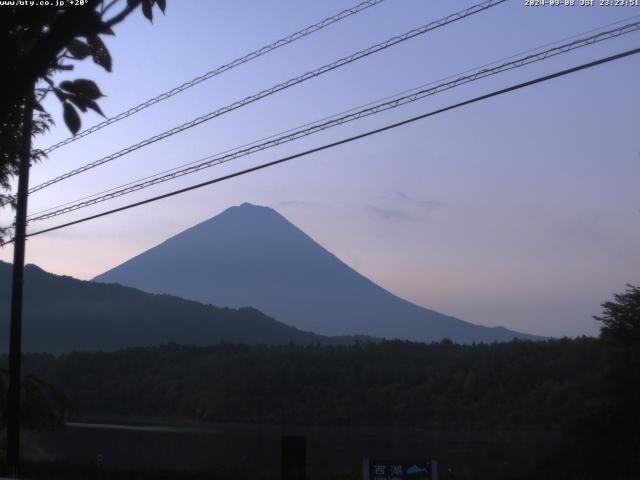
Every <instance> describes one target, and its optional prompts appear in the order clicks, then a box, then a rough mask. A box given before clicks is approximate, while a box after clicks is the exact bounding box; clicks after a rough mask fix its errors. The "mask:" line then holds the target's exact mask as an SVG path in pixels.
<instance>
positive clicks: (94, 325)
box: [0, 262, 353, 352]
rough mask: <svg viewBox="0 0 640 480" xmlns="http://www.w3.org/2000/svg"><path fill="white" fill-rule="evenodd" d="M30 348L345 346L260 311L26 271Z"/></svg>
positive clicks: (0, 341)
mask: <svg viewBox="0 0 640 480" xmlns="http://www.w3.org/2000/svg"><path fill="white" fill-rule="evenodd" d="M10 279H11V265H10V264H8V263H5V262H0V322H1V324H2V328H1V329H0V352H6V351H7V348H8V344H9V341H8V338H9V318H8V315H9V310H10V291H11V288H10V286H11V284H10ZM24 296H25V297H24V321H23V349H24V351H28V352H45V351H46V352H67V351H72V350H114V349H118V348H123V347H136V346H139V347H141V346H153V345H160V344H166V343H169V342H176V343H182V344H192V345H211V344H214V343H218V342H220V341H226V342H243V343H247V344H265V345H275V344H287V343H289V342H294V343H300V344H308V343H315V342H319V343H321V344H327V343H343V342H346V343H348V342H351V341H353V339H349V338H343V339H329V338H326V337H322V336H319V335H314V334H312V333H308V332H303V331H300V330H297V329H295V328H292V327H289V326H287V325H285V324H283V323H281V322H278V321H276V320H274V319H272V318H269V317H267V316H266V315H264V314H263V313H261V312H259V311H258V310H255V309H253V308H241V309H229V308H217V307H213V306H209V305H202V304H199V303H197V302H194V301H189V300H184V299H182V298H178V297H175V296H171V295H153V294H149V293H144V292H141V291H139V290H136V289H134V288H129V287H123V286H120V285H104V284H100V283H94V282H85V281H80V280H76V279H74V278H71V277H66V276H58V275H52V274H50V273H47V272H45V271H44V270H42V269H40V268H38V267H36V266H34V265H27V267H26V269H25V293H24Z"/></svg>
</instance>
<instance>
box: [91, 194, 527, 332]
mask: <svg viewBox="0 0 640 480" xmlns="http://www.w3.org/2000/svg"><path fill="white" fill-rule="evenodd" d="M94 281H97V282H105V283H120V284H122V285H125V286H130V287H135V288H139V289H141V290H144V291H146V292H150V293H169V294H172V295H177V296H179V297H183V298H187V299H191V300H196V301H198V302H203V303H209V304H212V305H216V306H220V307H223V306H224V307H234V308H237V307H244V306H252V307H255V308H257V309H259V310H261V311H263V312H265V313H266V314H267V315H270V316H273V317H274V318H276V319H278V320H279V321H281V322H284V323H286V324H288V325H291V326H295V327H296V328H300V329H303V330H307V331H312V332H314V333H318V334H322V335H353V334H357V335H359V334H363V335H371V336H375V337H384V338H390V339H391V338H398V339H406V340H418V341H437V340H441V339H443V338H445V337H448V338H450V339H452V340H453V341H456V342H463V343H467V342H472V341H488V342H491V341H502V340H510V339H512V338H514V337H518V338H534V337H532V336H528V335H524V334H520V333H517V332H513V331H509V330H507V329H505V328H501V327H495V328H488V327H483V326H479V325H474V324H472V323H469V322H465V321H462V320H459V319H457V318H454V317H450V316H446V315H443V314H440V313H438V312H435V311H433V310H429V309H426V308H423V307H420V306H418V305H415V304H413V303H410V302H408V301H406V300H403V299H401V298H399V297H397V296H395V295H393V294H392V293H390V292H388V291H387V290H385V289H383V288H382V287H380V286H378V285H376V284H375V283H373V282H372V281H370V280H369V279H367V278H366V277H364V276H362V275H361V274H359V273H358V272H356V271H354V270H353V269H351V268H350V267H348V266H347V265H346V264H344V263H343V262H342V261H340V260H339V259H338V258H337V257H336V256H335V255H333V254H332V253H330V252H329V251H327V250H326V249H324V248H323V247H322V246H320V245H319V244H318V243H316V242H315V241H314V240H313V239H311V238H310V237H309V236H308V235H306V234H305V233H304V232H303V231H301V230H300V229H299V228H297V227H296V226H294V225H293V224H292V223H290V222H289V221H288V220H287V219H286V218H284V217H283V216H282V215H280V214H279V213H278V212H276V211H275V210H273V209H272V208H268V207H260V206H255V205H251V204H249V203H244V204H242V205H240V206H236V207H231V208H229V209H227V210H225V211H224V212H222V213H221V214H219V215H217V216H215V217H213V218H211V219H209V220H207V221H205V222H202V223H200V224H198V225H196V226H194V227H192V228H189V229H187V230H185V231H184V232H182V233H179V234H178V235H176V236H174V237H171V238H169V239H168V240H166V241H164V242H163V243H161V244H160V245H158V246H156V247H153V248H151V249H149V250H147V251H146V252H144V253H142V254H140V255H138V256H136V257H134V258H132V259H130V260H128V261H126V262H125V263H123V264H121V265H119V266H117V267H115V268H113V269H111V270H109V271H107V272H105V273H103V274H102V275H99V276H98V277H96V278H95V279H94Z"/></svg>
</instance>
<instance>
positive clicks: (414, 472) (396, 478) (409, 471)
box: [368, 460, 437, 480]
mask: <svg viewBox="0 0 640 480" xmlns="http://www.w3.org/2000/svg"><path fill="white" fill-rule="evenodd" d="M432 474H433V470H432V465H431V462H408V463H407V462H389V461H382V460H369V479H368V480H436V478H437V477H435V478H434V476H433V475H432Z"/></svg>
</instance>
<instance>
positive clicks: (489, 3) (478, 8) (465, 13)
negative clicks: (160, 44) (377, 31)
mask: <svg viewBox="0 0 640 480" xmlns="http://www.w3.org/2000/svg"><path fill="white" fill-rule="evenodd" d="M506 1H507V0H485V1H484V2H481V3H478V4H476V5H473V6H471V7H469V8H466V9H464V10H461V11H459V12H456V13H452V14H451V15H448V16H447V17H444V18H442V19H440V20H436V21H433V22H430V23H428V24H426V25H423V26H422V27H419V28H415V29H413V30H409V31H408V32H406V33H403V34H402V35H398V36H395V37H392V38H390V39H388V40H386V41H384V42H382V43H378V44H376V45H373V46H371V47H369V48H366V49H364V50H360V51H358V52H356V53H353V54H351V55H349V56H347V57H343V58H341V59H339V60H336V61H334V62H332V63H329V64H326V65H324V66H322V67H320V68H317V69H315V70H312V71H309V72H307V73H304V74H302V75H300V76H297V77H294V78H291V79H289V80H287V81H285V82H283V83H280V84H278V85H275V86H273V87H271V88H268V89H266V90H263V91H261V92H259V93H256V94H253V95H251V96H249V97H245V98H244V99H242V100H239V101H237V102H234V103H232V104H230V105H227V106H225V107H222V108H220V109H218V110H215V111H213V112H210V113H207V114H205V115H203V116H200V117H197V118H195V119H193V120H191V121H190V122H186V123H183V124H182V125H178V126H177V127H174V128H172V129H170V130H167V131H165V132H162V133H160V134H158V135H155V136H153V137H150V138H147V139H145V140H142V141H141V142H138V143H136V144H134V145H131V146H129V147H127V148H124V149H122V150H120V151H118V152H116V153H113V154H111V155H108V156H106V157H103V158H101V159H99V160H95V161H93V162H91V163H89V164H87V165H84V166H82V167H80V168H77V169H75V170H71V171H69V172H67V173H64V174H62V175H60V176H58V177H56V178H53V179H51V180H48V181H46V182H44V183H41V184H40V185H36V186H35V187H32V188H31V189H30V190H29V193H34V192H37V191H39V190H42V189H43V188H46V187H49V186H51V185H53V184H55V183H58V182H61V181H62V180H65V179H67V178H69V177H73V176H75V175H78V174H80V173H83V172H86V171H87V170H90V169H92V168H95V167H98V166H100V165H103V164H105V163H107V162H111V161H113V160H115V159H117V158H120V157H122V156H124V155H127V154H129V153H131V152H133V151H135V150H138V149H140V148H142V147H145V146H147V145H150V144H152V143H155V142H157V141H159V140H163V139H165V138H167V137H170V136H172V135H175V134H176V133H180V132H182V131H184V130H187V129H190V128H193V127H195V126H197V125H200V124H201V123H204V122H207V121H209V120H211V119H213V118H216V117H218V116H220V115H223V114H225V113H228V112H231V111H233V110H236V109H238V108H240V107H243V106H245V105H248V104H250V103H253V102H255V101H257V100H260V99H262V98H265V97H268V96H269V95H273V94H274V93H277V92H279V91H281V90H285V89H287V88H290V87H292V86H294V85H297V84H299V83H302V82H305V81H307V80H309V79H311V78H315V77H317V76H320V75H322V74H324V73H327V72H330V71H332V70H335V69H336V68H339V67H342V66H344V65H348V64H350V63H353V62H355V61H356V60H360V59H361V58H364V57H367V56H369V55H372V54H374V53H377V52H380V51H382V50H385V49H387V48H389V47H392V46H394V45H397V44H398V43H401V42H405V41H407V40H409V39H411V38H414V37H417V36H419V35H423V34H425V33H427V32H429V31H431V30H434V29H436V28H439V27H442V26H444V25H447V24H450V23H453V22H455V21H458V20H461V19H463V18H466V17H469V16H471V15H474V14H476V13H479V12H482V11H484V10H487V9H489V8H491V7H494V6H496V5H499V4H501V3H504V2H506Z"/></svg>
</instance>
